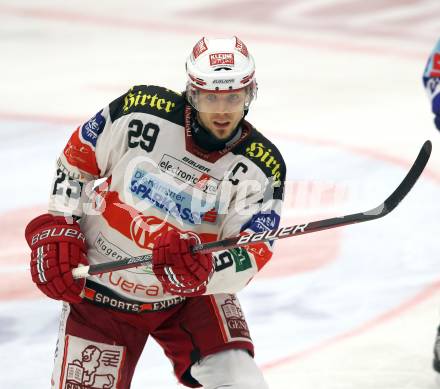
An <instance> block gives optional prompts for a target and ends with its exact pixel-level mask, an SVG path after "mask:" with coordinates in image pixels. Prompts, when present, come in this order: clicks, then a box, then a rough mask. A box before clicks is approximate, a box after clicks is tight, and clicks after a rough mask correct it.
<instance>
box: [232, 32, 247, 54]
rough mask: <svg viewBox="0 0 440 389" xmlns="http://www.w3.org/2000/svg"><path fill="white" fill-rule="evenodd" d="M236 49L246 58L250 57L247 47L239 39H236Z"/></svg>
mask: <svg viewBox="0 0 440 389" xmlns="http://www.w3.org/2000/svg"><path fill="white" fill-rule="evenodd" d="M235 48H236V49H237V50H238V51H239V52H240V53H241V54H243V55H244V56H245V57H249V52H248V49H247V47H246V45H245V44H244V43H243V42H242V41H241V40H240V39H238V38H237V37H235Z"/></svg>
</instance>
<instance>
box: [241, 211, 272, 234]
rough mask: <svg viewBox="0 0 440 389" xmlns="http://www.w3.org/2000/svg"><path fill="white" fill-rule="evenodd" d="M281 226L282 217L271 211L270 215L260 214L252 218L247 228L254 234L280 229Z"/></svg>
mask: <svg viewBox="0 0 440 389" xmlns="http://www.w3.org/2000/svg"><path fill="white" fill-rule="evenodd" d="M279 224H280V216H279V215H278V214H277V213H276V212H275V211H274V210H271V211H270V213H262V212H259V213H257V214H256V215H254V216H252V219H251V221H250V222H249V223H248V225H245V228H249V229H251V230H252V231H254V232H263V231H267V230H274V229H275V228H278V226H279Z"/></svg>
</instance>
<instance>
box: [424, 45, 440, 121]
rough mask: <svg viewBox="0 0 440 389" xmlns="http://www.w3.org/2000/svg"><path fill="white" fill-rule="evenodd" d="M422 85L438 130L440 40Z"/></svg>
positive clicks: (429, 61)
mask: <svg viewBox="0 0 440 389" xmlns="http://www.w3.org/2000/svg"><path fill="white" fill-rule="evenodd" d="M423 85H424V86H425V90H426V93H427V94H428V97H429V100H430V102H431V109H432V113H433V114H434V115H436V117H435V124H436V126H437V128H438V129H440V40H439V41H438V42H437V44H436V45H435V46H434V49H433V51H432V53H431V55H430V56H429V58H428V62H427V64H426V67H425V71H424V73H423Z"/></svg>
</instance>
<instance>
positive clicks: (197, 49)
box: [192, 37, 208, 59]
mask: <svg viewBox="0 0 440 389" xmlns="http://www.w3.org/2000/svg"><path fill="white" fill-rule="evenodd" d="M206 50H208V46H206V43H205V37H203V38H202V39H200V40H199V41H198V42H197V43H196V45H195V46H194V48H193V51H192V54H193V57H194V59H197V57H198V56H199V55H200V54H202V53H203V52H205V51H206Z"/></svg>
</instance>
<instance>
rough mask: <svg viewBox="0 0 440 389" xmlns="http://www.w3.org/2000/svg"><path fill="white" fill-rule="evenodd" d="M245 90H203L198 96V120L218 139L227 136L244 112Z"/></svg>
mask: <svg viewBox="0 0 440 389" xmlns="http://www.w3.org/2000/svg"><path fill="white" fill-rule="evenodd" d="M245 100H246V91H245V90H239V91H235V92H226V93H225V92H222V93H214V92H205V91H201V92H200V95H199V96H198V103H199V120H200V122H201V124H202V125H203V126H204V127H206V128H207V129H208V130H209V131H210V132H211V133H212V134H213V135H214V136H215V137H217V138H218V139H226V138H228V137H229V136H230V135H231V134H232V132H233V131H234V129H235V128H236V127H237V125H238V123H239V122H240V120H241V118H242V117H243V114H244V105H245Z"/></svg>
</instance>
